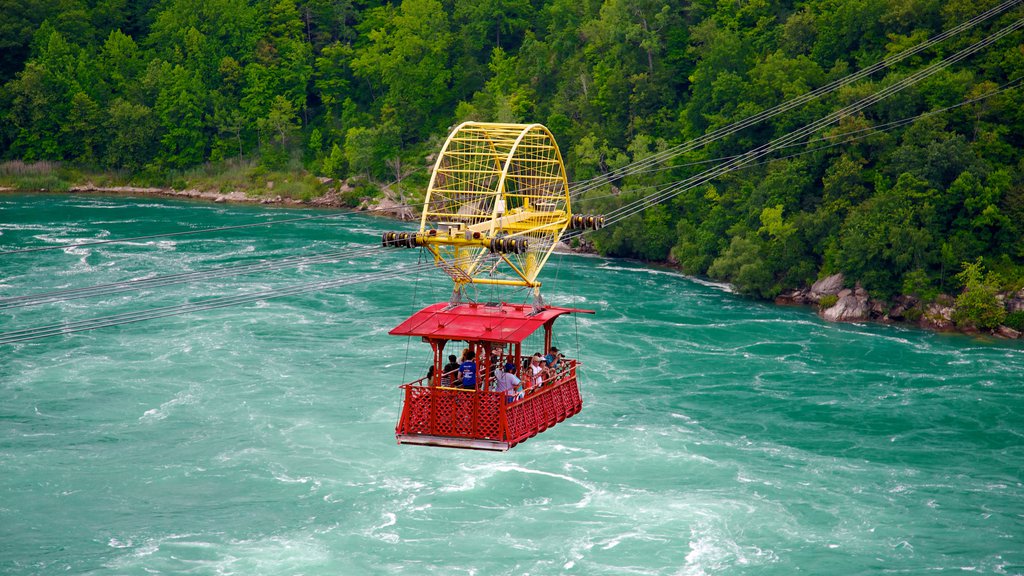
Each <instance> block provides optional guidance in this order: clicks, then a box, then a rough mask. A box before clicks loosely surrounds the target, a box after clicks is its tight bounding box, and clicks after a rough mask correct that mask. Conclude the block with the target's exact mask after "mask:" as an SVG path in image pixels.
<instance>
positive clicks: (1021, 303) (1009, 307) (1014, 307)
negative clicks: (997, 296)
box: [1006, 297, 1024, 313]
mask: <svg viewBox="0 0 1024 576" xmlns="http://www.w3.org/2000/svg"><path fill="white" fill-rule="evenodd" d="M1006 311H1007V312H1010V313H1013V312H1024V297H1016V298H1007V299H1006Z"/></svg>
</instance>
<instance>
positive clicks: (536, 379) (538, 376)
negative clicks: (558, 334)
mask: <svg viewBox="0 0 1024 576" xmlns="http://www.w3.org/2000/svg"><path fill="white" fill-rule="evenodd" d="M543 363H544V357H543V356H541V355H540V352H537V353H536V354H534V355H533V356H531V357H530V388H537V387H540V386H541V385H543V384H544V366H543Z"/></svg>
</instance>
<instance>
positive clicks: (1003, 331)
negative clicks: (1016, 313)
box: [995, 326, 1020, 340]
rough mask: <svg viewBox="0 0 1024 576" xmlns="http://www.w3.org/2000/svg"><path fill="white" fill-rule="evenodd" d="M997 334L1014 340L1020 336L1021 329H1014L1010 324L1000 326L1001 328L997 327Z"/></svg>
mask: <svg viewBox="0 0 1024 576" xmlns="http://www.w3.org/2000/svg"><path fill="white" fill-rule="evenodd" d="M995 335H996V336H999V337H1000V338H1009V339H1011V340H1014V339H1016V338H1020V331H1019V330H1014V329H1013V328H1010V327H1009V326H1000V327H999V328H996V331H995Z"/></svg>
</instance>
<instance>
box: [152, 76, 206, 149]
mask: <svg viewBox="0 0 1024 576" xmlns="http://www.w3.org/2000/svg"><path fill="white" fill-rule="evenodd" d="M161 83H162V88H161V90H160V93H159V95H158V96H157V99H156V108H155V111H156V115H157V118H158V121H159V125H160V129H161V133H162V135H161V137H160V153H159V155H158V156H157V158H156V160H157V161H158V162H159V163H161V164H165V165H167V166H170V167H173V168H184V167H186V166H191V165H194V164H197V163H199V162H202V161H203V160H205V159H206V148H207V143H208V142H207V141H208V137H207V134H206V132H205V119H206V113H205V109H204V108H205V106H204V105H205V103H206V90H205V87H204V86H203V83H202V81H201V80H200V78H199V74H198V73H196V72H191V71H189V70H187V69H185V68H184V67H182V66H181V65H175V66H173V67H172V66H171V65H170V64H167V65H165V67H164V75H163V78H162V82H161Z"/></svg>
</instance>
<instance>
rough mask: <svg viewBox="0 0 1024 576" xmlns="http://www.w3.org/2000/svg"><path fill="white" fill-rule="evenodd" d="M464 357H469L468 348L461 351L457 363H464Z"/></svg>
mask: <svg viewBox="0 0 1024 576" xmlns="http://www.w3.org/2000/svg"><path fill="white" fill-rule="evenodd" d="M466 356H469V348H463V349H462V357H461V358H460V359H459V362H465V361H466Z"/></svg>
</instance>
